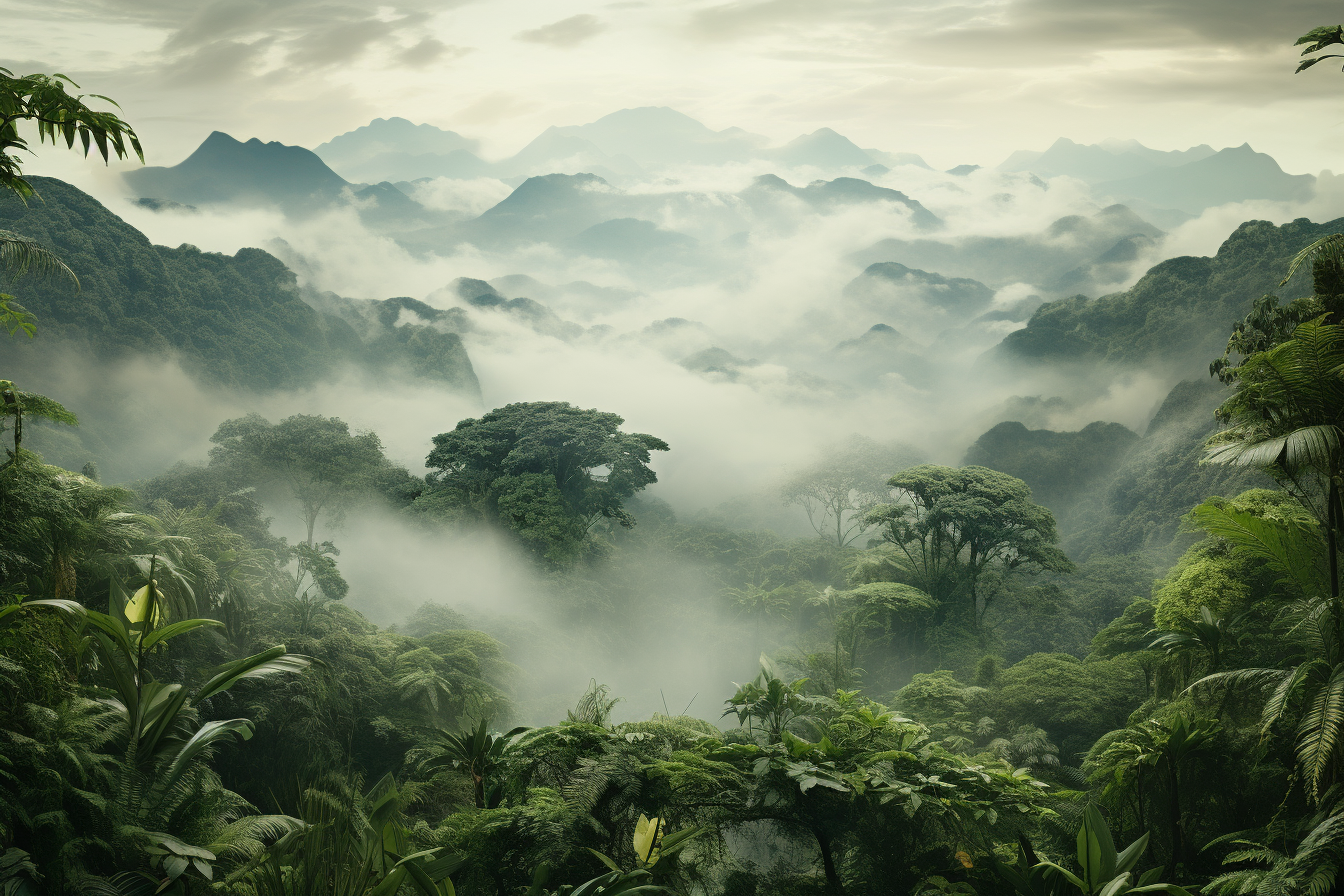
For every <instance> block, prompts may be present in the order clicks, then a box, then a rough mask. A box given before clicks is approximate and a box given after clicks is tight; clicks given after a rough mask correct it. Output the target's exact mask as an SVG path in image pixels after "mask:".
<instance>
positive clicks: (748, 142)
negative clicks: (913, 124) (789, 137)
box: [551, 106, 871, 167]
mask: <svg viewBox="0 0 1344 896" xmlns="http://www.w3.org/2000/svg"><path fill="white" fill-rule="evenodd" d="M551 130H554V131H556V132H557V133H559V134H561V135H564V136H574V137H579V138H581V139H583V140H587V141H589V142H590V143H592V144H593V145H594V146H597V147H598V148H600V149H601V150H602V152H604V153H606V154H607V155H609V156H622V155H623V156H627V157H629V158H630V159H633V160H634V162H635V163H637V164H638V165H641V166H655V167H660V166H668V165H687V164H691V165H724V164H728V163H730V162H745V161H748V160H749V159H752V158H754V157H755V156H756V155H757V152H758V150H759V149H760V148H761V147H762V146H763V145H764V143H765V140H764V139H763V138H761V137H757V136H754V135H752V134H748V133H747V132H746V131H744V130H742V129H741V128H727V129H726V130H722V131H715V130H711V129H710V128H708V127H706V126H705V125H703V124H701V123H700V122H698V121H696V120H695V119H694V118H691V117H690V116H689V115H685V114H683V113H681V112H678V111H676V110H675V109H669V108H668V107H666V106H643V107H641V108H637V109H621V110H619V111H617V112H612V113H611V114H610V115H604V116H602V117H601V118H599V119H598V120H597V121H594V122H590V123H589V124H583V125H570V126H567V127H561V128H552V129H551ZM870 164H871V163H870Z"/></svg>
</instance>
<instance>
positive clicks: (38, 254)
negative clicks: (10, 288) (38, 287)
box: [0, 230, 79, 289]
mask: <svg viewBox="0 0 1344 896" xmlns="http://www.w3.org/2000/svg"><path fill="white" fill-rule="evenodd" d="M0 271H4V272H5V273H7V274H9V275H10V276H11V277H13V278H15V279H17V278H19V277H22V276H23V275H24V274H27V273H32V274H33V275H34V276H38V277H51V276H59V277H61V278H64V279H68V280H69V281H70V282H71V283H73V284H74V285H75V288H76V289H78V288H79V278H78V277H76V276H75V272H74V271H72V270H70V268H68V267H66V264H65V262H63V261H61V259H60V256H58V255H57V254H56V253H55V252H52V251H51V250H50V249H46V248H44V247H43V246H41V245H40V244H39V243H37V242H35V241H33V240H31V239H29V238H28V237H26V236H23V235H22V234H18V233H14V232H13V231H9V230H0Z"/></svg>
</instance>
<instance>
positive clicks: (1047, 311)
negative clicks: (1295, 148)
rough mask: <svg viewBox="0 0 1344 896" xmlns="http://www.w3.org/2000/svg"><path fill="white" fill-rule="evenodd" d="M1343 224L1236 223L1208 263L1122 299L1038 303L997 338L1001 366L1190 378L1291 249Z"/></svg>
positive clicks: (1273, 280) (1186, 260) (1162, 277)
mask: <svg viewBox="0 0 1344 896" xmlns="http://www.w3.org/2000/svg"><path fill="white" fill-rule="evenodd" d="M1342 224H1344V221H1331V222H1328V223H1325V224H1313V223H1311V222H1310V221H1308V220H1306V219H1305V218H1299V219H1298V220H1296V221H1294V222H1292V223H1291V224H1284V225H1282V226H1279V227H1276V226H1274V225H1273V224H1271V223H1270V222H1268V221H1248V222H1246V223H1245V224H1242V225H1241V226H1240V227H1238V228H1237V230H1236V231H1235V232H1234V233H1233V234H1232V235H1231V236H1229V237H1228V238H1227V240H1226V241H1225V242H1224V243H1223V244H1222V246H1220V247H1219V248H1218V253H1217V254H1216V255H1215V256H1213V257H1212V258H1196V257H1182V258H1172V259H1169V260H1167V261H1164V262H1162V263H1161V264H1159V265H1157V266H1156V267H1154V268H1153V269H1152V270H1150V271H1149V272H1148V273H1147V274H1145V275H1144V276H1143V277H1142V278H1141V279H1140V280H1139V282H1138V283H1136V284H1135V285H1134V286H1133V287H1132V288H1131V289H1129V290H1128V291H1127V292H1123V293H1117V294H1115V295H1110V296H1103V297H1102V298H1099V299H1088V298H1086V297H1084V296H1075V297H1074V298H1071V299H1063V300H1061V301H1058V302H1047V303H1045V304H1044V305H1042V306H1041V307H1040V308H1039V309H1037V310H1036V312H1035V313H1034V314H1033V315H1032V317H1031V320H1030V321H1029V322H1028V324H1027V326H1026V327H1025V328H1024V329H1021V330H1017V331H1016V332H1014V333H1011V334H1009V335H1008V337H1007V338H1005V339H1004V341H1003V343H1002V345H1001V346H1000V347H999V349H998V350H997V352H998V354H999V355H1000V356H1001V357H1003V358H1011V359H1015V360H1020V361H1033V362H1040V361H1048V362H1053V363H1085V364H1088V365H1091V364H1095V363H1097V362H1099V361H1100V362H1112V363H1128V364H1160V365H1163V366H1172V367H1175V368H1176V369H1177V370H1180V371H1185V372H1189V373H1193V372H1194V371H1196V370H1198V369H1199V368H1201V367H1202V366H1204V365H1205V364H1207V363H1208V359H1209V358H1211V357H1213V356H1214V355H1216V354H1218V353H1219V352H1220V351H1221V349H1222V347H1223V343H1224V342H1225V341H1226V336H1225V335H1224V334H1225V333H1226V327H1227V325H1228V322H1229V321H1233V320H1237V319H1240V318H1241V317H1242V316H1243V315H1245V313H1246V308H1247V306H1248V305H1249V304H1250V303H1251V302H1252V301H1253V300H1255V299H1257V298H1258V297H1260V296H1262V295H1264V294H1265V293H1268V292H1270V291H1271V290H1273V289H1274V287H1275V286H1276V285H1277V284H1278V281H1279V279H1280V278H1281V277H1282V276H1283V273H1282V272H1283V271H1284V270H1285V269H1286V268H1287V267H1288V264H1289V262H1290V261H1291V260H1292V258H1293V256H1294V255H1296V254H1297V252H1298V251H1299V250H1301V249H1302V248H1303V247H1305V246H1307V245H1308V244H1310V243H1311V242H1313V241H1314V240H1316V239H1319V238H1320V237H1322V236H1325V235H1327V234H1330V233H1334V232H1335V231H1337V230H1339V229H1340V227H1341V225H1342Z"/></svg>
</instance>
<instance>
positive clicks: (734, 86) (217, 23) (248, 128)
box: [0, 0, 1344, 173]
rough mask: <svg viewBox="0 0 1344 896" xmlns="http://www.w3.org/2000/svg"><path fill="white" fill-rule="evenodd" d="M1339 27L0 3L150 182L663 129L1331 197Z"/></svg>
mask: <svg viewBox="0 0 1344 896" xmlns="http://www.w3.org/2000/svg"><path fill="white" fill-rule="evenodd" d="M1341 17H1344V8H1341V7H1340V6H1339V4H1337V3H1326V2H1324V0H1287V2H1275V0H1167V2H1160V0H960V2H958V0H829V2H820V0H737V2H718V0H661V2H652V3H646V2H616V3H606V4H601V3H582V2H571V0H544V2H543V0H487V2H472V0H408V2H402V3H399V4H396V5H380V4H378V3H374V2H363V0H345V2H340V0H268V2H263V0H0V21H3V22H4V43H3V45H2V46H0V65H3V66H5V67H7V68H10V69H13V70H14V71H16V72H18V73H29V72H36V71H46V72H50V71H60V72H64V73H65V74H67V75H70V76H71V77H73V78H75V80H77V81H78V82H80V84H81V86H82V87H83V89H84V90H87V91H89V92H94V93H103V94H107V95H109V96H112V97H113V98H115V99H117V100H118V101H119V102H120V103H121V105H122V108H123V111H124V117H125V118H127V119H128V120H129V121H130V122H131V123H132V124H133V125H135V126H136V128H137V130H138V131H139V132H140V134H141V136H142V138H143V140H144V144H145V147H146V150H147V153H148V160H149V162H150V163H151V164H166V165H171V164H175V163H176V162H178V161H180V160H181V159H182V158H183V157H184V156H185V155H186V154H187V153H189V152H190V151H191V150H192V149H194V148H195V146H196V145H197V144H199V143H200V141H201V140H202V139H204V138H205V136H206V135H207V134H208V133H209V132H210V131H212V130H223V131H227V132H228V133H230V134H232V135H233V136H235V137H238V138H240V139H247V138H250V137H259V138H261V139H262V140H267V141H269V140H279V141H282V142H284V143H293V144H299V145H302V146H308V147H314V146H316V145H317V144H319V143H322V142H324V141H325V140H327V139H330V138H331V137H332V136H334V135H336V134H339V133H342V132H344V131H347V130H350V129H353V128H355V127H358V126H360V125H363V124H367V123H368V122H369V120H370V119H372V118H375V117H390V116H393V115H399V116H402V117H405V118H408V119H411V120H412V121H416V122H428V123H430V124H434V125H438V126H440V127H444V128H449V129H452V130H456V131H458V132H460V133H462V134H464V135H466V136H470V137H476V138H479V139H481V140H482V141H483V144H484V153H485V154H486V155H487V156H495V157H498V156H504V155H509V154H512V153H513V152H515V151H517V150H518V149H519V148H521V147H522V146H523V145H524V144H525V143H526V142H527V141H529V140H530V139H532V138H533V137H534V136H536V135H537V134H538V133H540V132H541V131H542V130H543V129H544V128H545V127H546V126H548V125H553V124H555V125H567V124H582V123H584V122H588V121H592V120H594V119H596V118H599V117H600V116H602V115H605V114H607V113H609V112H613V111H615V110H617V109H621V108H626V107H633V106H671V107H673V108H675V109H678V110H680V111H682V112H685V113H687V114H688V115H691V116H693V117H695V118H698V119H699V120H701V121H703V122H704V123H705V124H707V125H709V126H710V127H712V128H715V129H721V128H726V127H731V126H738V127H742V128H745V129H747V130H749V131H754V132H757V133H761V134H764V135H766V136H768V137H770V138H772V139H774V140H777V141H780V142H782V141H785V140H788V139H791V138H793V137H795V136H797V135H798V134H800V133H806V132H810V131H812V130H815V129H816V128H819V127H832V128H834V129H835V130H837V131H839V132H841V133H843V134H845V135H846V136H848V137H849V138H850V139H852V140H853V141H854V142H856V143H858V144H859V145H860V146H865V147H876V148H879V149H884V150H888V151H891V152H915V153H920V154H922V155H924V156H925V157H926V158H927V159H928V161H929V162H930V163H931V164H933V165H935V166H936V167H950V166H952V165H955V164H961V163H976V164H981V165H995V164H998V163H999V162H1001V161H1002V160H1003V159H1004V158H1005V157H1006V156H1007V155H1008V154H1009V153H1010V152H1011V151H1012V150H1014V149H1044V148H1046V147H1047V146H1048V145H1049V144H1050V143H1051V142H1053V141H1054V140H1055V138H1057V137H1060V136H1066V137H1070V138H1072V139H1074V140H1077V141H1079V142H1087V143H1091V142H1096V141H1099V140H1102V139H1105V138H1107V137H1119V138H1130V137H1132V138H1135V139H1138V140H1139V141H1141V142H1143V143H1145V144H1147V145H1149V146H1152V147H1155V148H1158V149H1176V148H1184V147H1187V146H1190V145H1194V144H1198V143H1209V144H1211V145H1212V146H1214V147H1215V148H1221V147H1223V146H1235V145H1239V144H1241V143H1244V142H1249V143H1250V144H1251V145H1252V146H1253V147H1255V148H1256V149H1257V150H1260V151H1262V152H1268V153H1270V154H1272V155H1273V156H1275V157H1276V158H1277V159H1278V160H1279V162H1280V163H1281V164H1282V165H1283V167H1284V168H1285V169H1286V170H1288V171H1291V172H1294V173H1301V172H1312V173H1315V172H1318V171H1319V170H1321V169H1326V168H1329V169H1334V170H1337V171H1338V170H1344V149H1341V147H1342V146H1344V140H1341V137H1344V74H1341V73H1340V71H1339V68H1338V66H1334V65H1329V64H1324V65H1320V66H1318V67H1316V68H1314V69H1312V70H1310V71H1308V72H1304V73H1303V74H1300V75H1294V74H1293V68H1294V66H1295V64H1296V61H1297V50H1296V49H1295V48H1294V47H1293V46H1292V43H1293V41H1294V40H1295V39H1296V38H1297V37H1298V36H1299V35H1301V34H1302V33H1304V32H1305V31H1307V30H1309V29H1310V28H1312V27H1315V26H1317V25H1324V24H1335V23H1336V22H1337V21H1338V20H1339V19H1340V18H1341ZM30 170H34V169H30Z"/></svg>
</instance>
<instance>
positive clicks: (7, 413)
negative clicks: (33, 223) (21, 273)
mask: <svg viewBox="0 0 1344 896" xmlns="http://www.w3.org/2000/svg"><path fill="white" fill-rule="evenodd" d="M4 233H5V231H3V230H0V238H3V235H4ZM3 298H4V297H0V299H3ZM3 313H4V309H3V308H0V315H3ZM0 320H3V317H0ZM24 417H35V418H37V419H39V420H49V421H51V422H52V423H64V424H66V425H67V426H78V425H79V418H78V417H76V416H75V415H74V414H73V413H71V412H70V411H69V410H67V409H66V407H65V406H64V405H62V404H61V403H60V402H59V401H55V400H54V399H51V398H47V397H46V396H45V395H39V394H37V393H36V392H24V391H23V390H21V389H17V388H15V386H14V384H13V383H12V382H10V381H9V380H0V423H3V422H4V420H5V419H6V418H9V419H12V420H13V421H14V423H13V426H14V450H13V451H10V450H9V449H8V448H7V449H5V452H6V453H7V454H8V455H9V460H7V461H5V462H4V463H3V464H0V469H4V468H5V467H7V466H9V465H10V464H17V463H19V452H20V450H21V449H22V447H23V419H24Z"/></svg>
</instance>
